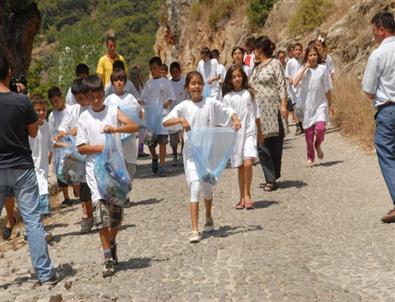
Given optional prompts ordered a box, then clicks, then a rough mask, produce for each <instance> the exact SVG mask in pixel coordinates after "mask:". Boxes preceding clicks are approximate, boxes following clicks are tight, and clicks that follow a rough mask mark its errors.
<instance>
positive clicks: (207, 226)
mask: <svg viewBox="0 0 395 302" xmlns="http://www.w3.org/2000/svg"><path fill="white" fill-rule="evenodd" d="M204 231H205V232H207V233H211V232H213V231H214V221H213V219H212V218H211V217H210V218H207V219H206V224H205V225H204Z"/></svg>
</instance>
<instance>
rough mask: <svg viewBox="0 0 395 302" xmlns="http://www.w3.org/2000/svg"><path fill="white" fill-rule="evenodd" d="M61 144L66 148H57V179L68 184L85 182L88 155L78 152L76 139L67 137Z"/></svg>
mask: <svg viewBox="0 0 395 302" xmlns="http://www.w3.org/2000/svg"><path fill="white" fill-rule="evenodd" d="M59 144H61V145H63V146H64V147H61V148H56V153H55V170H56V177H57V178H58V179H59V180H61V181H62V182H64V183H66V184H78V183H81V182H82V181H85V162H86V155H81V154H80V153H79V152H78V149H77V146H76V141H75V137H74V136H70V135H66V136H65V137H63V139H62V140H61V141H60V142H59Z"/></svg>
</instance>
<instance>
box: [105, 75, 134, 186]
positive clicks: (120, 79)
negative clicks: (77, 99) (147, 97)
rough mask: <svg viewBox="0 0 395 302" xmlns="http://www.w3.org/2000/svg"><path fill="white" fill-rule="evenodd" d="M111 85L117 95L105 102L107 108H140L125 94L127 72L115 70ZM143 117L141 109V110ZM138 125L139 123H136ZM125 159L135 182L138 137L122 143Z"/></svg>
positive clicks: (131, 177)
mask: <svg viewBox="0 0 395 302" xmlns="http://www.w3.org/2000/svg"><path fill="white" fill-rule="evenodd" d="M110 79H111V84H112V86H113V87H114V89H115V93H113V94H110V95H109V96H108V97H107V98H106V99H105V101H104V105H106V106H116V107H118V108H120V109H121V110H122V106H130V107H133V106H136V107H138V108H140V104H139V103H138V101H137V100H136V99H135V98H134V96H133V95H131V94H130V93H127V92H125V90H124V89H125V85H126V80H127V75H126V72H125V71H123V70H122V69H119V68H118V69H114V71H113V72H112V74H111V77H110ZM139 116H141V109H140V110H139ZM134 122H135V123H137V122H138V121H134ZM122 151H123V158H124V159H125V164H126V168H127V170H128V172H129V176H130V179H131V180H132V181H133V178H134V175H135V174H136V167H137V144H136V135H135V134H132V135H131V136H130V137H128V138H127V139H126V140H124V141H123V142H122Z"/></svg>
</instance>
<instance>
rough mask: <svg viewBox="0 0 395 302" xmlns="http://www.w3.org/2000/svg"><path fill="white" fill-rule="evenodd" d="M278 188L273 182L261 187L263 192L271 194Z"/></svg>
mask: <svg viewBox="0 0 395 302" xmlns="http://www.w3.org/2000/svg"><path fill="white" fill-rule="evenodd" d="M277 188H278V186H277V184H276V183H275V182H268V183H266V184H265V185H264V186H263V191H266V192H272V191H275V190H277Z"/></svg>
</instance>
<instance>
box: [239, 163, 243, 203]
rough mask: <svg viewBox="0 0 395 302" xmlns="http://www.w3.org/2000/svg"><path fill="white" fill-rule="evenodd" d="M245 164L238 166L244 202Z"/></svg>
mask: <svg viewBox="0 0 395 302" xmlns="http://www.w3.org/2000/svg"><path fill="white" fill-rule="evenodd" d="M244 174H245V172H244V166H243V165H241V166H240V167H238V176H239V191H240V202H241V203H244Z"/></svg>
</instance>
